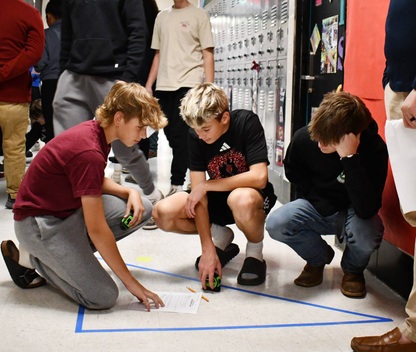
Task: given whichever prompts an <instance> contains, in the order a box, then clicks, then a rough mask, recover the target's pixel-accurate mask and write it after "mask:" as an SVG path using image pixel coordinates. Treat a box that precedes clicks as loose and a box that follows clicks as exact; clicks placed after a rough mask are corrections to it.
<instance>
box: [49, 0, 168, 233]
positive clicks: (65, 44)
mask: <svg viewBox="0 0 416 352" xmlns="http://www.w3.org/2000/svg"><path fill="white" fill-rule="evenodd" d="M146 36H147V30H146V19H145V16H144V8H143V1H142V0H100V1H83V0H72V1H69V0H64V1H63V2H62V29H61V55H60V69H61V71H63V72H62V73H61V75H60V77H59V80H58V85H57V89H56V93H55V98H54V101H53V110H54V133H55V136H57V135H58V134H60V133H61V132H63V131H65V130H67V129H68V128H70V127H73V126H75V125H77V124H79V123H81V122H84V121H87V120H90V119H92V118H94V112H95V109H96V108H97V107H98V106H100V105H101V104H102V103H103V101H104V98H105V96H106V95H107V93H108V92H109V91H110V89H111V87H112V86H113V85H114V84H115V83H116V82H117V81H118V80H122V81H124V82H137V80H138V74H139V72H140V69H141V65H142V63H143V60H144V55H145V51H146ZM112 148H113V152H114V155H115V156H116V158H117V161H118V162H119V163H121V164H122V165H123V167H125V168H126V169H127V170H128V171H129V172H130V173H131V174H132V176H133V177H134V179H135V180H136V181H137V183H138V185H139V186H140V188H141V189H142V190H143V193H144V195H145V196H146V197H147V198H148V199H149V200H151V202H152V203H155V202H157V201H158V200H160V199H162V198H163V195H162V193H161V192H160V191H159V190H158V189H157V188H156V187H155V185H154V183H153V179H152V175H151V173H150V168H149V164H148V163H147V161H146V158H145V156H144V154H143V152H142V151H141V150H140V149H139V148H138V146H137V145H134V146H133V147H126V146H125V145H123V143H121V142H120V141H118V140H115V141H114V142H113V144H112ZM144 228H145V229H154V228H155V225H154V224H153V225H152V224H151V222H149V223H148V224H146V226H145V227H144Z"/></svg>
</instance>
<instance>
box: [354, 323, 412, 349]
mask: <svg viewBox="0 0 416 352" xmlns="http://www.w3.org/2000/svg"><path fill="white" fill-rule="evenodd" d="M401 336H402V333H401V332H400V329H399V328H395V329H393V330H392V331H389V332H387V333H385V334H384V335H381V336H363V337H354V338H353V339H352V340H351V348H352V349H353V351H354V352H414V351H416V342H411V343H408V344H399V340H400V338H401Z"/></svg>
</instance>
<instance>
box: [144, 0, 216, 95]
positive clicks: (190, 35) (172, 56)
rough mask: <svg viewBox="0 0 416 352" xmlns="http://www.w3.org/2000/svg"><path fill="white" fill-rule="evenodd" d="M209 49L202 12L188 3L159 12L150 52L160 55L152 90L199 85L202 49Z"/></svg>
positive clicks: (208, 31)
mask: <svg viewBox="0 0 416 352" xmlns="http://www.w3.org/2000/svg"><path fill="white" fill-rule="evenodd" d="M212 47H214V40H213V36H212V31H211V22H210V19H209V14H208V13H207V12H206V11H205V10H204V9H202V8H199V7H196V6H195V5H193V4H190V5H189V6H188V7H185V8H183V9H174V8H173V7H169V8H167V9H165V10H163V11H161V12H159V14H158V16H157V17H156V22H155V27H154V31H153V37H152V49H155V50H159V55H160V63H159V69H158V75H157V81H156V90H165V91H174V90H177V89H179V88H181V87H190V88H192V87H195V86H196V85H198V84H200V83H202V81H203V76H204V67H203V57H202V50H203V49H207V48H212Z"/></svg>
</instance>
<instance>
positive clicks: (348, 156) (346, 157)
mask: <svg viewBox="0 0 416 352" xmlns="http://www.w3.org/2000/svg"><path fill="white" fill-rule="evenodd" d="M354 155H358V153H355V154H350V155H346V156H343V157H342V158H339V160H342V159H349V158H352V157H353V156H354Z"/></svg>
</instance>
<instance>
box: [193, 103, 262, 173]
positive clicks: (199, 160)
mask: <svg viewBox="0 0 416 352" xmlns="http://www.w3.org/2000/svg"><path fill="white" fill-rule="evenodd" d="M189 152H190V170H191V171H207V172H208V175H209V177H210V178H211V179H220V178H226V177H230V176H234V175H238V174H241V173H243V172H247V171H248V170H249V167H250V166H251V165H254V164H258V163H263V162H266V163H267V164H269V160H268V158H267V145H266V139H265V136H264V130H263V127H262V125H261V123H260V120H259V118H258V116H257V115H256V114H254V113H253V112H252V111H248V110H234V111H232V112H231V113H230V126H229V129H228V131H227V132H225V133H224V134H223V135H222V136H221V137H220V138H218V140H217V141H215V142H214V143H213V144H207V143H205V142H204V141H203V140H201V139H199V138H198V135H197V134H196V133H195V131H194V130H193V129H190V135H189Z"/></svg>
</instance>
